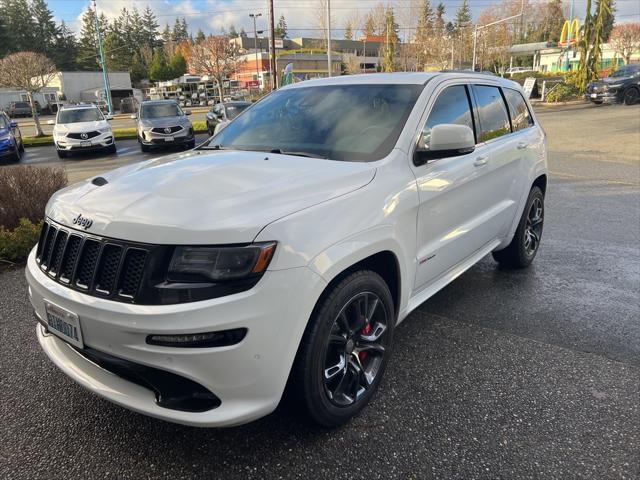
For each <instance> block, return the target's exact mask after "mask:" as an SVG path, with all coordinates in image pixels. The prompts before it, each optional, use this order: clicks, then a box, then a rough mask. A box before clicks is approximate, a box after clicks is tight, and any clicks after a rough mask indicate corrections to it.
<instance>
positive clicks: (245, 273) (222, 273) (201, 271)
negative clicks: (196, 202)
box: [167, 242, 276, 282]
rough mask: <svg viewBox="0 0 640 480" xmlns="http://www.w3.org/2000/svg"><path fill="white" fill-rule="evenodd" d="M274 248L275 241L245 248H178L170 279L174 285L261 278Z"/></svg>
mask: <svg viewBox="0 0 640 480" xmlns="http://www.w3.org/2000/svg"><path fill="white" fill-rule="evenodd" d="M275 249H276V243H275V242H268V243H254V244H251V245H247V246H243V247H176V249H175V250H174V252H173V257H172V258H171V262H170V264H169V271H168V275H167V279H168V280H169V281H173V282H198V281H199V282H202V281H213V282H224V281H228V280H240V279H244V278H249V277H253V276H257V275H261V274H263V273H264V271H265V270H266V269H267V266H268V265H269V262H270V261H271V258H272V257H273V252H274V251H275Z"/></svg>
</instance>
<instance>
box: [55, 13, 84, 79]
mask: <svg viewBox="0 0 640 480" xmlns="http://www.w3.org/2000/svg"><path fill="white" fill-rule="evenodd" d="M77 55H78V43H77V41H76V36H75V35H74V34H73V31H72V30H71V29H70V28H69V27H67V24H66V23H65V21H64V20H62V21H61V22H60V27H59V28H58V35H57V36H56V40H55V46H54V54H53V56H52V60H53V62H54V63H55V64H56V67H57V68H58V70H62V71H65V70H66V71H69V70H76V68H77V67H76V57H77Z"/></svg>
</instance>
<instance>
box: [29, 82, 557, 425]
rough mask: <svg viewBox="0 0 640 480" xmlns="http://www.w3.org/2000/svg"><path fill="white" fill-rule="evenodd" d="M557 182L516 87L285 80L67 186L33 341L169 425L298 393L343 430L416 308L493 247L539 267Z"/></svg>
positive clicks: (216, 419) (46, 261)
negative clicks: (239, 110) (148, 156)
mask: <svg viewBox="0 0 640 480" xmlns="http://www.w3.org/2000/svg"><path fill="white" fill-rule="evenodd" d="M546 172H547V169H546V139H545V134H544V132H543V130H542V129H541V127H540V126H539V124H538V123H537V121H536V119H535V115H534V114H533V111H532V110H531V107H530V106H529V105H528V103H527V101H526V100H525V99H524V97H523V95H522V90H521V88H520V87H519V86H518V85H517V84H516V83H514V82H511V81H509V80H505V79H501V78H498V77H493V76H488V75H482V74H474V73H471V72H469V73H456V72H447V73H402V74H401V73H397V74H377V75H357V76H343V77H337V78H335V77H334V78H329V79H323V80H317V81H308V82H300V83H296V84H294V85H289V86H287V87H285V88H282V89H280V90H277V91H275V92H273V93H271V94H270V95H268V96H266V97H265V98H263V99H262V100H260V101H259V102H257V103H256V104H254V105H252V106H251V107H249V108H248V109H247V110H246V111H245V112H244V113H243V114H242V115H240V116H238V117H237V118H236V119H235V120H234V121H233V122H231V123H229V125H228V126H227V127H226V128H225V129H224V130H222V131H221V132H219V133H217V134H216V135H215V136H213V137H212V138H211V139H210V140H209V141H208V142H207V143H205V144H204V145H202V146H200V147H198V148H196V149H195V150H193V151H190V152H186V153H182V154H177V155H174V156H169V157H165V158H160V159H154V160H148V161H146V162H142V163H138V164H136V165H131V166H127V167H123V168H121V169H119V170H115V171H113V172H111V173H109V174H106V175H103V176H101V177H97V178H93V179H91V180H88V181H86V182H83V183H80V184H76V185H73V186H70V187H68V188H66V189H64V190H62V191H60V192H58V193H57V194H55V195H54V196H53V197H52V198H51V200H50V202H49V204H48V205H47V209H46V218H45V226H44V228H43V231H42V235H41V238H40V241H39V243H38V246H37V247H36V248H35V249H34V250H33V252H31V254H30V256H29V260H28V264H27V269H26V274H27V279H28V282H29V286H30V288H29V293H30V299H31V303H32V305H33V308H34V310H35V315H36V317H37V319H38V321H39V324H38V326H37V336H38V340H39V342H40V345H41V346H42V348H43V350H44V351H45V353H46V354H47V355H48V356H49V358H50V359H51V360H52V361H53V362H54V363H55V364H56V365H57V366H58V367H59V368H60V369H61V370H62V371H63V372H65V373H66V374H67V375H69V376H70V377H71V378H73V379H74V380H75V381H76V382H78V383H79V384H81V385H83V386H84V387H86V388H88V389H89V390H91V391H93V392H95V393H96V394H98V395H101V396H102V397H105V398H107V399H109V400H111V401H113V402H115V403H117V404H120V405H123V406H125V407H127V408H130V409H132V410H135V411H137V412H141V413H144V414H147V415H151V416H154V417H157V418H161V419H165V420H169V421H173V422H178V423H183V424H188V425H196V426H209V427H211V426H229V425H238V424H242V423H245V422H249V421H251V420H254V419H257V418H259V417H261V416H264V415H267V414H268V413H270V412H272V411H273V410H274V409H275V408H276V406H277V405H278V403H279V402H280V400H281V398H282V396H283V394H284V393H285V386H286V387H287V388H286V390H287V392H286V393H287V395H291V396H292V397H293V398H294V399H295V401H297V403H298V405H300V406H301V407H302V408H305V409H306V411H307V412H308V415H309V416H310V418H312V419H313V420H314V421H316V422H318V423H320V424H322V425H327V426H334V425H339V424H342V423H344V422H346V421H348V419H349V418H351V417H352V416H353V415H355V414H356V413H358V412H359V411H360V410H361V409H362V408H363V407H365V405H366V404H367V402H368V401H369V400H370V399H371V397H372V395H373V394H374V392H375V391H376V388H377V387H378V385H379V383H380V380H381V378H382V376H383V373H384V370H385V366H386V364H387V362H388V360H389V356H390V352H391V346H392V343H393V331H394V328H395V326H396V325H397V324H398V323H399V322H401V321H402V320H403V319H405V318H406V317H407V315H408V314H409V313H410V312H411V311H412V310H414V309H415V308H416V307H417V306H418V305H420V304H421V303H422V302H424V301H425V300H426V299H428V298H429V297H430V296H432V295H433V294H434V293H436V292H437V291H438V290H440V289H441V288H442V287H444V286H445V285H447V284H448V283H449V282H451V281H452V280H454V279H455V278H456V277H458V276H459V275H460V274H461V273H463V272H464V271H465V270H466V269H468V268H469V267H471V266H472V265H473V264H474V263H476V262H477V261H478V260H480V259H481V258H482V257H484V256H485V255H487V254H489V253H492V254H493V257H494V258H495V259H496V260H497V261H498V262H499V263H501V264H503V265H505V266H508V267H514V268H523V267H526V266H528V265H529V264H530V263H531V262H532V261H533V259H534V257H535V256H536V253H537V251H538V247H539V245H540V240H541V235H542V227H543V220H544V195H545V190H546V185H547V177H546ZM487 294H491V293H490V292H487Z"/></svg>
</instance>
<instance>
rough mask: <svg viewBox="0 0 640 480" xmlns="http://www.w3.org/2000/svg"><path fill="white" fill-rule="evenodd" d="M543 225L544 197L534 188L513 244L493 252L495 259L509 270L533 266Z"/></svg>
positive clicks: (540, 191)
mask: <svg viewBox="0 0 640 480" xmlns="http://www.w3.org/2000/svg"><path fill="white" fill-rule="evenodd" d="M543 225H544V195H543V194H542V190H540V188H539V187H533V188H532V189H531V191H530V192H529V197H528V198H527V203H526V204H525V207H524V211H523V212H522V217H521V218H520V223H519V224H518V228H517V229H516V233H515V235H514V236H513V239H512V240H511V243H510V244H509V245H508V246H507V247H506V248H504V249H503V250H499V251H497V252H493V253H492V255H493V259H494V260H495V261H496V262H498V263H499V264H500V265H502V266H505V267H507V268H526V267H528V266H529V265H531V262H533V259H534V258H535V257H536V254H537V253H538V248H539V247H540V241H541V239H542V227H543Z"/></svg>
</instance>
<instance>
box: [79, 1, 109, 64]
mask: <svg viewBox="0 0 640 480" xmlns="http://www.w3.org/2000/svg"><path fill="white" fill-rule="evenodd" d="M100 19H101V25H100V30H101V31H102V35H103V38H104V36H105V34H106V26H107V25H108V22H107V19H106V17H104V14H102V15H100ZM98 57H99V53H98V42H97V40H96V12H95V11H94V10H93V9H92V8H87V9H86V10H85V11H84V13H83V14H82V27H81V29H80V40H79V41H78V56H77V58H76V64H77V66H78V68H79V69H81V70H96V69H98V68H100V63H99V60H98Z"/></svg>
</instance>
